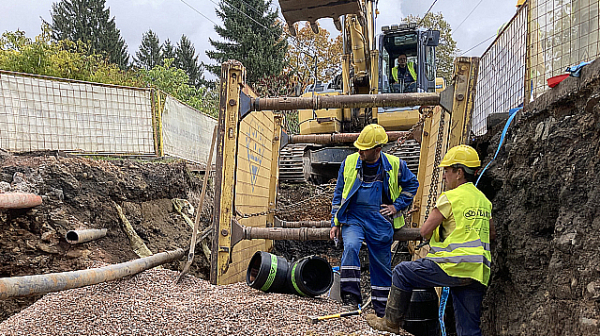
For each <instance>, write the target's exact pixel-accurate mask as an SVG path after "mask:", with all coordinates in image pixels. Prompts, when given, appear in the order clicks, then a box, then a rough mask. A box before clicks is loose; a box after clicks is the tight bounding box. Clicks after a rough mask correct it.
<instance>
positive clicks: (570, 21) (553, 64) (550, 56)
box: [527, 0, 600, 99]
mask: <svg viewBox="0 0 600 336" xmlns="http://www.w3.org/2000/svg"><path fill="white" fill-rule="evenodd" d="M529 6H530V8H531V9H530V10H531V15H530V23H529V42H528V44H529V50H530V56H529V65H528V73H529V74H530V77H531V84H530V88H528V90H527V92H530V97H529V99H535V98H536V97H538V96H539V95H541V94H542V93H544V92H545V91H546V90H547V86H546V80H547V79H548V78H550V77H553V76H557V75H560V74H563V73H564V72H565V68H566V67H568V66H571V65H577V64H579V63H581V62H583V61H591V60H594V59H596V58H598V57H599V56H600V44H599V43H600V42H599V41H598V39H599V37H600V36H599V35H600V34H599V26H600V24H599V23H600V16H599V15H598V14H599V12H600V1H598V0H529Z"/></svg>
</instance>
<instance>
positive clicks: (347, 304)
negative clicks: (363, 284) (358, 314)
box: [342, 293, 360, 311]
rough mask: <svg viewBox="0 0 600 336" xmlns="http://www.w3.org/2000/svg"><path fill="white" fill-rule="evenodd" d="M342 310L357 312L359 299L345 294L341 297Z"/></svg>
mask: <svg viewBox="0 0 600 336" xmlns="http://www.w3.org/2000/svg"><path fill="white" fill-rule="evenodd" d="M342 302H343V305H342V309H343V310H344V311H354V310H358V305H359V304H360V301H359V299H358V298H357V297H356V296H354V295H352V294H349V293H346V294H344V295H343V296H342Z"/></svg>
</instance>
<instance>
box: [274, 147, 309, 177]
mask: <svg viewBox="0 0 600 336" xmlns="http://www.w3.org/2000/svg"><path fill="white" fill-rule="evenodd" d="M304 148H306V145H287V146H285V147H283V148H282V149H281V151H280V152H279V181H280V182H283V183H306V182H307V180H306V178H305V176H304V164H303V160H304Z"/></svg>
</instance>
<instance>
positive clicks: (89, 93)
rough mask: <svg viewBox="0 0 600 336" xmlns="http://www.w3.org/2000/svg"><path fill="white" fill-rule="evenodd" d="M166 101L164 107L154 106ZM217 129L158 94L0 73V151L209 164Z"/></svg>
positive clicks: (203, 117) (197, 113)
mask: <svg viewBox="0 0 600 336" xmlns="http://www.w3.org/2000/svg"><path fill="white" fill-rule="evenodd" d="M159 96H164V99H162V100H163V101H164V103H159V104H155V99H156V98H157V97H159ZM153 97H154V99H153ZM158 99H159V100H160V99H161V98H158ZM216 124H217V121H216V120H215V119H214V118H211V117H209V116H207V115H205V114H203V113H202V112H200V111H198V110H195V109H193V108H191V107H189V106H187V105H185V104H183V103H181V102H179V101H177V100H176V99H174V98H172V97H170V96H168V95H165V94H162V95H156V94H155V91H154V90H152V89H142V88H133V87H124V86H117V85H106V84H99V83H89V82H83V81H75V80H68V79H61V78H53V77H47V76H38V75H31V74H21V73H14V72H8V71H2V70H0V148H3V149H5V150H10V151H36V150H61V151H67V152H73V153H80V154H96V155H130V156H162V155H166V156H174V157H178V158H183V159H186V160H189V161H192V162H198V163H206V159H207V156H208V155H207V154H208V151H209V149H210V144H211V139H212V131H213V129H214V126H215V125H216Z"/></svg>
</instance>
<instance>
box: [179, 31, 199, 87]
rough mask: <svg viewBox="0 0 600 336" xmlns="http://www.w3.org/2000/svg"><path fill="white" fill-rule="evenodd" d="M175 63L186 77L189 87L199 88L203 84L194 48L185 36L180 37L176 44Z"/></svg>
mask: <svg viewBox="0 0 600 336" xmlns="http://www.w3.org/2000/svg"><path fill="white" fill-rule="evenodd" d="M175 63H176V65H177V67H178V68H179V69H182V70H183V71H185V73H186V74H187V75H188V77H189V81H188V84H189V85H192V86H195V87H199V86H200V84H201V83H203V80H204V79H203V78H202V67H201V66H200V65H199V64H198V55H196V48H194V45H193V44H192V42H191V41H190V40H189V39H188V38H187V36H185V35H181V39H180V40H179V43H177V49H175Z"/></svg>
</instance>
